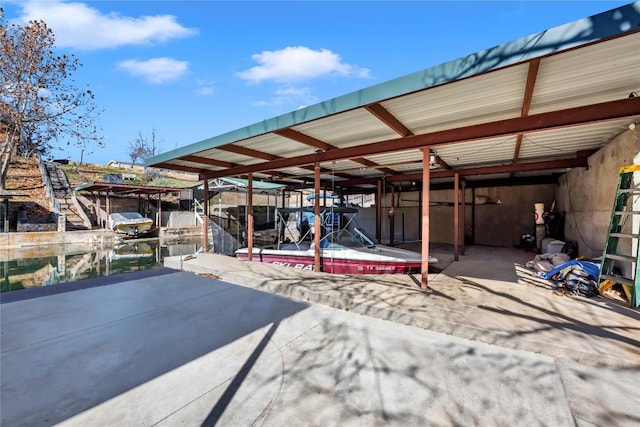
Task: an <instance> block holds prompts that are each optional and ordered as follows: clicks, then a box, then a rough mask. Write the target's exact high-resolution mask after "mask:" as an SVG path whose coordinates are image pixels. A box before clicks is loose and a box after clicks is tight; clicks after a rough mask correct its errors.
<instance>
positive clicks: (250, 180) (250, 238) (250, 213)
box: [247, 172, 253, 261]
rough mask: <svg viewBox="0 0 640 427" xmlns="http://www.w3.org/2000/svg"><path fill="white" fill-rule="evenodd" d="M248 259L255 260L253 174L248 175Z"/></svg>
mask: <svg viewBox="0 0 640 427" xmlns="http://www.w3.org/2000/svg"><path fill="white" fill-rule="evenodd" d="M247 182H248V183H247V248H248V253H247V259H248V260H249V261H251V260H253V174H252V173H251V172H249V173H248V174H247Z"/></svg>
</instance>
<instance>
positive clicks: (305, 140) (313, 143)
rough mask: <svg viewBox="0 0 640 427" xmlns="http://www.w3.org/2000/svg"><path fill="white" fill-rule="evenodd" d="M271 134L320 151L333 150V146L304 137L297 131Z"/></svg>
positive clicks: (285, 129) (282, 130)
mask: <svg viewBox="0 0 640 427" xmlns="http://www.w3.org/2000/svg"><path fill="white" fill-rule="evenodd" d="M273 133H275V134H276V135H280V136H282V137H285V138H288V139H291V140H293V141H296V142H299V143H301V144H304V145H308V146H309V147H312V148H317V149H318V150H322V151H327V150H331V149H334V148H335V147H334V146H332V145H330V144H327V143H326V142H324V141H320V140H319V139H316V138H314V137H312V136H309V135H306V134H304V133H302V132H298V131H297V130H293V129H291V128H284V129H280V130H276V131H274V132H273Z"/></svg>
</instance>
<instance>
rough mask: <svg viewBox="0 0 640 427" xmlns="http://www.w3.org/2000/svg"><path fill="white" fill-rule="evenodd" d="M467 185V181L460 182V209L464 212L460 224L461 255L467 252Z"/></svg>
mask: <svg viewBox="0 0 640 427" xmlns="http://www.w3.org/2000/svg"><path fill="white" fill-rule="evenodd" d="M466 185H467V180H466V179H464V178H462V181H461V182H460V194H461V195H462V199H461V200H460V209H461V210H462V213H461V215H460V216H461V218H462V221H461V224H460V234H461V239H460V243H461V250H460V254H461V255H464V251H465V247H464V245H465V232H466V226H465V225H466V223H467V222H466V221H467V212H466V206H467V196H466V191H467V188H466Z"/></svg>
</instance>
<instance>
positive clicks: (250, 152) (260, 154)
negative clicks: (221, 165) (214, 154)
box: [216, 144, 282, 173]
mask: <svg viewBox="0 0 640 427" xmlns="http://www.w3.org/2000/svg"><path fill="white" fill-rule="evenodd" d="M216 150H222V151H228V152H230V153H235V154H240V155H242V156H247V157H253V158H256V159H262V160H276V159H282V157H280V156H276V155H274V154H269V153H265V152H264V151H258V150H254V149H253V148H247V147H243V146H241V145H233V144H227V145H221V146H220V147H216ZM248 172H250V171H247V173H248Z"/></svg>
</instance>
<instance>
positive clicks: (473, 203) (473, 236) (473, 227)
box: [471, 187, 476, 245]
mask: <svg viewBox="0 0 640 427" xmlns="http://www.w3.org/2000/svg"><path fill="white" fill-rule="evenodd" d="M471 244H473V245H475V244H476V188H475V187H471Z"/></svg>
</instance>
